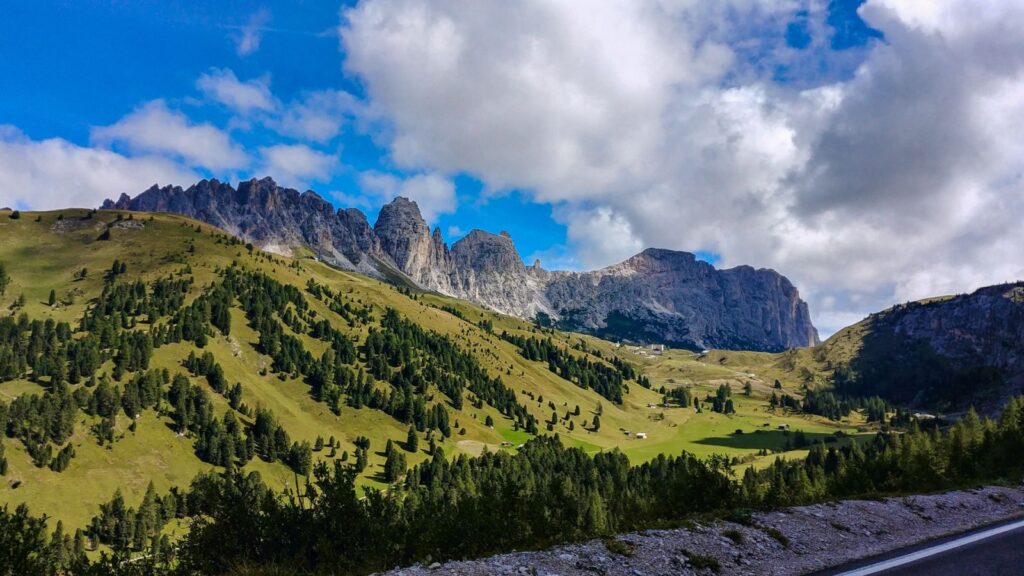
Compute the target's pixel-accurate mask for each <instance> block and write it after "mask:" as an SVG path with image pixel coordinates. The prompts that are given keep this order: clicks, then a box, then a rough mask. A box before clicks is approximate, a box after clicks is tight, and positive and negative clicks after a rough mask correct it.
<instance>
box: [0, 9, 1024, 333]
mask: <svg viewBox="0 0 1024 576" xmlns="http://www.w3.org/2000/svg"><path fill="white" fill-rule="evenodd" d="M0 11H2V12H3V14H4V17H3V18H0V206H12V207H16V208H21V209H52V208H58V207H67V206H97V205H98V204H99V203H100V202H101V201H102V200H103V199H104V198H108V197H117V196H118V195H119V194H121V193H122V192H125V193H128V194H132V195H133V194H137V193H139V192H140V191H142V190H144V189H145V188H148V187H149V186H150V185H152V184H154V183H159V184H161V185H163V184H177V185H181V186H188V185H189V184H191V183H193V182H195V181H196V180H198V179H200V178H209V177H216V178H219V179H221V180H227V181H230V182H232V183H237V182H238V181H239V180H242V179H248V178H252V177H263V176H268V175H269V176H271V177H273V178H274V179H275V180H276V181H277V182H278V183H279V184H281V185H285V186H290V187H294V188H297V189H300V190H305V189H313V190H315V191H317V192H318V193H319V194H320V195H322V196H323V197H325V198H326V199H328V200H329V201H331V202H332V203H334V204H335V205H337V206H339V207H349V206H354V207H357V208H360V209H363V210H364V211H366V212H367V215H368V217H369V218H370V220H371V222H372V221H373V220H374V219H375V216H376V213H377V211H378V210H379V208H380V207H381V206H382V205H383V204H384V203H386V202H388V201H389V200H391V199H392V198H394V197H395V196H397V195H403V196H407V197H410V198H412V199H414V200H416V201H417V203H418V204H419V205H420V207H421V210H422V212H423V214H424V217H425V218H426V219H427V220H428V222H430V223H431V224H432V225H434V226H437V227H439V228H440V229H441V232H442V234H443V235H444V236H445V238H446V239H447V240H448V241H449V242H452V241H455V240H457V239H458V238H460V237H461V236H462V235H463V234H465V233H466V232H468V231H469V230H471V229H473V228H482V229H486V230H490V231H494V232H497V231H501V230H506V231H508V232H509V233H511V234H512V237H513V238H514V239H515V241H516V244H517V246H518V247H519V250H520V252H521V254H522V255H523V257H524V259H525V260H526V261H527V262H528V263H531V264H532V262H533V260H534V259H538V258H539V259H540V260H541V261H542V264H543V265H544V266H545V267H547V268H552V269H574V270H583V269H592V268H596V267H600V266H605V265H609V264H612V263H615V262H618V261H621V260H622V259H625V258H627V257H629V256H631V255H632V254H635V253H637V252H639V251H640V250H642V249H644V248H646V247H659V248H670V249H677V250H687V251H691V252H696V253H698V254H699V255H700V256H701V257H702V258H704V259H706V260H709V261H711V262H713V263H715V264H716V265H717V266H720V267H730V266H736V265H741V264H749V265H752V266H755V267H770V268H774V269H776V270H778V271H780V272H781V273H783V274H785V275H786V276H787V277H789V278H790V279H791V280H792V281H793V282H794V283H795V284H796V285H797V287H798V288H799V289H800V291H801V294H802V296H803V297H804V298H805V299H806V300H807V301H808V302H809V304H810V308H811V313H812V317H813V319H814V321H815V324H816V325H817V326H818V328H819V330H820V331H821V333H822V334H824V335H828V334H830V333H832V332H834V331H835V330H837V329H838V328H841V327H843V326H845V325H848V324H850V323H853V322H855V321H857V320H859V319H861V318H863V317H864V316H865V315H866V314H868V313H870V312H872V311H876V310H879V309H882V308H885V307H887V306H890V305H892V304H894V303H899V302H905V301H908V300H914V299H919V298H924V297H928V296H933V295H938V294H949V293H958V292H966V291H970V290H973V289H975V288H977V287H980V286H983V285H988V284H994V283H998V282H1003V281H1011V280H1016V279H1022V278H1024V226H1021V222H1022V221H1024V181H1022V178H1024V176H1022V174H1024V130H1022V129H1021V128H1020V127H1021V126H1024V50H1021V49H1020V47H1021V46H1022V45H1024V0H1003V1H999V2H995V1H992V0H985V1H983V0H867V1H862V0H801V1H797V0H707V1H701V0H643V1H636V0H603V1H597V0H590V1H586V0H561V1H557V2H556V1H550V0H521V1H518V2H506V1H502V0H474V1H468V0H461V1H459V0H435V1H430V2H423V1H420V0H353V1H352V2H348V3H343V4H339V3H335V2H325V1H316V2H309V1H305V0H292V1H290V2H269V1H268V2H241V1H235V2H232V1H225V2H216V3H194V2H174V1H161V2H156V1H138V2H131V3H129V2H120V1H118V2H113V1H107V2H101V1H95V0H78V1H74V2H71V1H67V2H54V1H47V0H37V1H35V2H31V3H22V2H13V1H10V0H0Z"/></svg>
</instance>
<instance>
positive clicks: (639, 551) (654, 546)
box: [386, 487, 1024, 576]
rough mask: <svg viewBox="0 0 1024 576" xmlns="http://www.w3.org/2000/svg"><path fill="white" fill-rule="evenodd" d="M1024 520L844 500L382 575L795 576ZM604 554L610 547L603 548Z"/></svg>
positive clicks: (934, 502)
mask: <svg viewBox="0 0 1024 576" xmlns="http://www.w3.org/2000/svg"><path fill="white" fill-rule="evenodd" d="M1019 516H1024V489H1019V488H1004V487H985V488H980V489H977V490H963V491H956V492H948V493H944V494H934V495H927V496H908V497H903V498H887V499H884V500H877V501H873V500H847V501H842V502H832V503H827V504H815V505H812V506H800V507H796V508H790V509H786V510H780V511H777V512H768V513H756V514H753V515H752V516H751V517H750V519H749V521H743V522H742V524H737V523H733V522H725V521H717V522H714V523H711V524H706V525H694V526H693V527H691V528H682V529H676V530H648V531H644V532H639V533H634V534H625V535H622V536H619V537H618V538H616V539H615V540H617V541H618V542H617V543H616V542H612V543H611V544H610V547H609V545H608V544H606V542H605V541H602V540H591V541H589V542H582V543H578V544H569V545H565V546H560V547H557V548H553V549H550V550H543V551H531V552H513V553H510V554H502V555H498V556H493V557H490V558H483V559H479V560H469V561H460V562H449V563H447V564H443V565H442V564H436V563H435V564H432V565H430V566H413V567H409V568H402V569H397V570H392V571H390V572H387V573H386V575H387V576H449V575H451V576H456V575H457V576H485V575H486V576H492V575H493V576H594V575H607V576H662V575H689V574H693V575H711V574H718V575H723V576H731V575H761V574H771V575H778V576H783V575H798V574H807V573H810V572H815V571H817V570H822V569H824V568H828V567H831V566H837V565H839V564H843V563H845V562H848V561H851V560H856V559H859V558H864V557H868V556H873V555H876V554H882V553H885V552H889V551H891V550H895V549H899V548H903V547H906V546H911V545H914V544H918V543H921V542H925V541H927V540H931V539H934V538H939V537H941V536H946V535H949V534H955V533H957V532H963V531H965V530H970V529H972V528H976V527H979V526H984V525H986V524H991V523H993V522H998V521H1000V520H1006V519H1009V518H1014V517H1019ZM609 548H611V549H609Z"/></svg>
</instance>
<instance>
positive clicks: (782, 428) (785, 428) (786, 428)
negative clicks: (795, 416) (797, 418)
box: [779, 424, 789, 430]
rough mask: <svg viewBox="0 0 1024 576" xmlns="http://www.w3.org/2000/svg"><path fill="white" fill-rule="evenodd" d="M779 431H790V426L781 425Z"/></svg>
mask: <svg viewBox="0 0 1024 576" xmlns="http://www.w3.org/2000/svg"><path fill="white" fill-rule="evenodd" d="M779 430H789V424H779Z"/></svg>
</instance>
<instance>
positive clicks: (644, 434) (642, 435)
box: [636, 432, 647, 440]
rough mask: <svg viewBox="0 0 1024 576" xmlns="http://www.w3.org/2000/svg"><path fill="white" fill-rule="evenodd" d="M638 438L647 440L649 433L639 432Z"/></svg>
mask: <svg viewBox="0 0 1024 576" xmlns="http://www.w3.org/2000/svg"><path fill="white" fill-rule="evenodd" d="M636 437H637V439H638V440H643V439H645V438H647V432H637V433H636Z"/></svg>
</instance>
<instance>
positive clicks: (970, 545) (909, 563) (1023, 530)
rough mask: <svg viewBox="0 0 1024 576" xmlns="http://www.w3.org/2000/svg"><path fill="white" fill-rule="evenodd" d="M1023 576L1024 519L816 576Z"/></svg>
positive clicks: (856, 563)
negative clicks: (876, 575)
mask: <svg viewBox="0 0 1024 576" xmlns="http://www.w3.org/2000/svg"><path fill="white" fill-rule="evenodd" d="M874 574H878V575H880V576H975V575H977V576H1003V575H1008V576H1024V521H1021V520H1017V521H1013V522H1006V523H1003V524H998V525H996V526H989V527H986V528H982V529H980V530H975V531H973V532H968V533H967V534H961V535H958V536H954V537H950V538H944V539H942V540H938V541H936V542H930V543H927V544H923V545H919V546H914V547H911V548H907V549H903V550H897V551H895V552H892V553H889V554H886V555H884V556H881V557H878V558H871V559H867V560H863V561H859V562H855V563H852V564H847V565H845V566H840V567H838V568H834V569H831V570H828V571H826V572H820V573H818V574H817V575H816V576H869V575H874Z"/></svg>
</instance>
